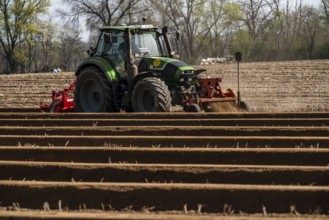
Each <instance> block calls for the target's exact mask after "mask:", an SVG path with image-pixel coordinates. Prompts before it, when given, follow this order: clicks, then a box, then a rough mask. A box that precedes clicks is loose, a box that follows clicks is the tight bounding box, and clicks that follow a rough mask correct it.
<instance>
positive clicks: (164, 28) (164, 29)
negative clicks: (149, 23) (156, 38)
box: [162, 26, 168, 34]
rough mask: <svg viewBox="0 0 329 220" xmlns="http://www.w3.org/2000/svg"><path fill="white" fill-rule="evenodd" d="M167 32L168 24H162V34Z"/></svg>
mask: <svg viewBox="0 0 329 220" xmlns="http://www.w3.org/2000/svg"><path fill="white" fill-rule="evenodd" d="M167 33H168V26H164V27H163V28H162V34H167Z"/></svg>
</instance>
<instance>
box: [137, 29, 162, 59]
mask: <svg viewBox="0 0 329 220" xmlns="http://www.w3.org/2000/svg"><path fill="white" fill-rule="evenodd" d="M131 43H132V54H133V55H134V56H136V54H138V55H139V56H152V57H162V56H166V55H165V54H164V50H163V46H162V45H161V41H160V40H159V38H158V37H157V34H156V33H155V32H134V33H132V36H131ZM161 46H162V47H161Z"/></svg>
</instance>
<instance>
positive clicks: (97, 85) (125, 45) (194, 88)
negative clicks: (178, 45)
mask: <svg viewBox="0 0 329 220" xmlns="http://www.w3.org/2000/svg"><path fill="white" fill-rule="evenodd" d="M100 30H101V33H100V37H99V40H98V44H97V47H96V48H94V49H92V50H91V51H88V53H89V55H90V56H89V57H88V58H87V59H85V60H84V61H83V62H82V63H81V64H80V65H79V67H78V69H77V71H76V73H75V74H76V77H77V80H76V84H75V90H74V102H75V110H76V111H78V112H118V111H126V112H169V111H170V110H171V107H172V106H175V105H180V106H183V109H184V111H192V112H200V111H212V110H211V109H212V108H213V107H212V106H213V105H212V104H213V103H219V102H220V103H223V102H225V103H227V102H229V103H233V104H232V106H234V107H236V106H238V107H239V104H240V102H238V101H237V98H236V96H235V94H234V93H233V91H232V90H228V91H226V92H223V91H222V90H221V88H220V86H219V82H220V81H221V79H217V78H216V79H203V80H199V78H200V77H198V74H199V73H201V72H202V71H204V70H195V69H194V68H193V67H192V66H190V65H187V64H186V63H184V62H182V61H180V60H177V59H174V58H175V57H178V56H177V55H175V53H174V51H173V50H172V47H171V43H170V40H169V34H168V28H167V27H163V28H162V30H159V29H157V28H156V27H154V26H153V25H145V24H143V25H136V26H111V27H103V28H101V29H100ZM178 37H179V34H177V38H178ZM209 85H211V86H209ZM213 109H214V108H213Z"/></svg>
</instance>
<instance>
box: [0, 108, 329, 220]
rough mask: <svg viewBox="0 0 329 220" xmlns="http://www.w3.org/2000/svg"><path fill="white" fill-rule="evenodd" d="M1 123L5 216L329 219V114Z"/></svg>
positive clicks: (83, 117) (27, 117) (68, 117)
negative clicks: (91, 214)
mask: <svg viewBox="0 0 329 220" xmlns="http://www.w3.org/2000/svg"><path fill="white" fill-rule="evenodd" d="M0 124H1V126H0V170H1V173H0V203H1V207H3V210H5V209H7V210H15V211H0V216H2V217H4V218H6V217H14V218H28V217H29V216H30V215H33V214H35V215H39V216H40V218H53V217H54V215H55V216H56V218H57V217H58V218H61V219H70V218H86V219H102V218H105V216H106V215H105V213H109V215H108V216H107V217H108V218H110V217H109V216H112V217H113V218H132V216H133V218H137V219H145V218H152V219H154V218H158V219H159V218H160V219H168V218H173V219H174V218H196V217H199V218H201V217H204V218H215V217H222V218H227V219H231V218H238V219H239V218H246V219H249V218H250V219H258V218H264V217H270V218H300V217H303V218H306V217H312V218H319V219H325V218H326V217H328V213H329V199H328V198H329V167H328V164H329V137H328V133H329V125H328V124H329V114H328V113H293V114H292V113H271V114H270V113H243V114H237V113H235V114H233V113H225V114H217V113H212V114H185V113H169V114H146V113H144V114H119V113H118V114H110V113H109V114H81V113H69V114H46V113H26V112H25V113H24V112H23V113H14V112H12V113H9V112H2V113H0ZM17 210H18V211H17ZM26 210H45V211H44V212H40V211H38V212H35V211H34V212H32V211H26ZM91 211H92V212H94V213H95V215H93V216H89V215H85V214H84V213H85V212H88V213H90V212H91ZM118 211H119V212H118ZM40 213H41V214H40ZM47 213H48V214H47ZM129 213H130V214H129ZM132 213H135V215H132V216H130V215H131V214H132ZM156 213H158V214H156ZM159 213H160V214H159ZM104 215H105V216H104ZM282 215H283V216H282ZM88 216H89V217H88Z"/></svg>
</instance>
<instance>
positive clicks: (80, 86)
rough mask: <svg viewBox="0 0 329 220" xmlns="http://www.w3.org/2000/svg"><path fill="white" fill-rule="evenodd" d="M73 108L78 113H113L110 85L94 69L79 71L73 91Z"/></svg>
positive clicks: (101, 74) (102, 75) (100, 73)
mask: <svg viewBox="0 0 329 220" xmlns="http://www.w3.org/2000/svg"><path fill="white" fill-rule="evenodd" d="M74 101H75V107H76V109H77V111H78V112H113V111H114V109H115V108H114V104H113V94H112V88H111V85H110V84H109V83H108V81H107V79H106V78H105V76H104V74H103V73H102V72H101V71H100V70H99V69H98V68H96V67H88V68H86V69H84V70H82V71H81V73H80V75H79V77H78V79H77V82H76V86H75V91H74Z"/></svg>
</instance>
